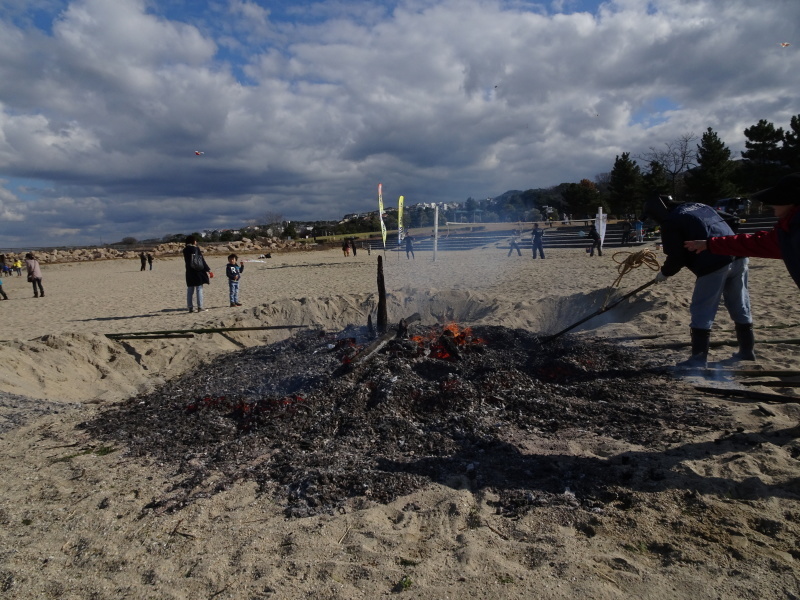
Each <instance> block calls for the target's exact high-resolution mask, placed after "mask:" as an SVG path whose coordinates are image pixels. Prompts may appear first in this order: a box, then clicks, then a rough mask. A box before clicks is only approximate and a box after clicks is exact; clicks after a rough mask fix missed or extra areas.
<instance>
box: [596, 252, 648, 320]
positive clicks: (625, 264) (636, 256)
mask: <svg viewBox="0 0 800 600" xmlns="http://www.w3.org/2000/svg"><path fill="white" fill-rule="evenodd" d="M621 255H627V256H626V257H625V258H623V259H617V257H618V256H621ZM611 258H612V259H613V261H614V262H615V263H617V264H618V265H619V267H617V272H618V273H619V275H618V276H617V278H616V279H615V280H614V283H612V284H611V287H610V288H609V290H608V293H607V294H606V299H605V300H604V301H603V308H605V306H606V304H607V303H608V299H609V297H610V296H611V292H612V291H614V288H615V287H619V284H620V283H621V282H622V278H623V277H625V275H627V274H628V273H630V272H631V271H633V270H634V269H638V268H639V267H641V266H642V265H645V266H646V267H648V268H650V269H652V270H653V271H660V270H661V265H660V264H659V262H658V256H656V254H655V252H653V251H652V250H650V249H648V248H645V249H644V250H639V251H637V252H627V251H624V250H623V251H622V252H616V253H615V254H614V255H613V256H612V257H611Z"/></svg>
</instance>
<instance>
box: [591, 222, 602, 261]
mask: <svg viewBox="0 0 800 600" xmlns="http://www.w3.org/2000/svg"><path fill="white" fill-rule="evenodd" d="M589 239H590V240H592V247H591V249H590V250H589V256H594V249H595V248H597V256H603V240H602V239H601V238H600V232H599V231H597V227H595V226H594V224H592V227H591V229H589Z"/></svg>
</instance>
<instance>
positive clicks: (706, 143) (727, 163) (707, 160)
mask: <svg viewBox="0 0 800 600" xmlns="http://www.w3.org/2000/svg"><path fill="white" fill-rule="evenodd" d="M697 165H698V166H697V168H696V169H693V170H692V171H690V172H689V175H688V177H687V178H686V191H687V192H688V194H689V196H690V198H691V199H692V200H694V201H696V202H705V203H706V204H714V203H715V202H716V201H717V200H719V199H721V198H730V197H732V196H735V195H736V186H735V185H734V184H733V171H734V164H733V162H732V161H731V151H730V149H729V148H728V147H727V146H726V145H725V143H724V142H723V141H722V140H721V139H719V136H718V135H717V134H716V132H715V131H714V130H713V129H711V127H709V128H708V129H707V130H706V132H705V133H704V134H703V137H702V138H701V139H700V144H698V146H697Z"/></svg>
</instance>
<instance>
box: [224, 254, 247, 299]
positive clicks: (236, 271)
mask: <svg viewBox="0 0 800 600" xmlns="http://www.w3.org/2000/svg"><path fill="white" fill-rule="evenodd" d="M238 259H239V257H238V256H236V255H235V254H229V255H228V264H227V265H225V276H226V277H227V278H228V291H229V292H230V293H229V296H230V300H231V306H241V304H239V280H240V279H241V278H242V273H243V272H244V263H239V264H236V261H237V260H238Z"/></svg>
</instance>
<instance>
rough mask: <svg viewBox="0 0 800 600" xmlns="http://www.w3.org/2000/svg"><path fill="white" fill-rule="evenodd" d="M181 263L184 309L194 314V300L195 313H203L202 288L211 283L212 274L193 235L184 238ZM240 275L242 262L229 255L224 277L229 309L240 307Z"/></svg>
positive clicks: (233, 255) (242, 268) (242, 270)
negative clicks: (183, 275) (226, 283)
mask: <svg viewBox="0 0 800 600" xmlns="http://www.w3.org/2000/svg"><path fill="white" fill-rule="evenodd" d="M183 261H184V264H185V267H186V308H187V309H188V310H189V312H194V310H195V308H194V301H195V299H196V300H197V312H205V311H207V310H208V309H207V308H204V306H203V286H204V285H208V284H210V283H211V279H212V278H213V277H214V273H213V271H212V270H211V267H209V266H208V263H207V262H206V259H205V257H204V256H203V253H202V252H201V251H200V248H199V247H198V245H197V238H195V237H194V236H193V235H190V236H187V238H186V246H184V248H183ZM242 273H244V262H243V261H239V257H238V256H237V255H236V254H229V255H228V264H227V265H225V277H226V278H227V280H228V295H229V299H230V303H231V304H230V305H231V307H237V306H242V305H241V303H240V302H239V281H240V280H241V278H242Z"/></svg>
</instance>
